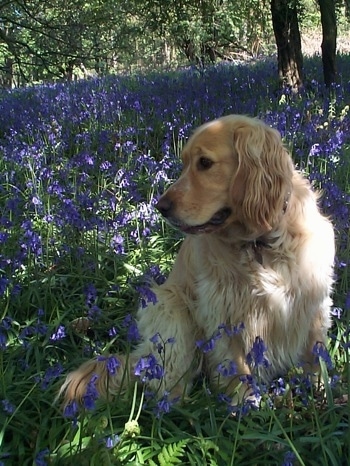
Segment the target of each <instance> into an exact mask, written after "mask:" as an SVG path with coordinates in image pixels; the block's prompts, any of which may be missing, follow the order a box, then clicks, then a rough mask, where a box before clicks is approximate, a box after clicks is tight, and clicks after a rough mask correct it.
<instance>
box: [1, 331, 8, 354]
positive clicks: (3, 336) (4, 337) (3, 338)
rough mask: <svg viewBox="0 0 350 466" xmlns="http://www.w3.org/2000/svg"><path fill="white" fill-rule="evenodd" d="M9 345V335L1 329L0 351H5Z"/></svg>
mask: <svg viewBox="0 0 350 466" xmlns="http://www.w3.org/2000/svg"><path fill="white" fill-rule="evenodd" d="M6 345H7V335H6V334H5V332H4V331H3V330H2V329H1V328H0V349H1V350H3V351H4V350H5V349H6Z"/></svg>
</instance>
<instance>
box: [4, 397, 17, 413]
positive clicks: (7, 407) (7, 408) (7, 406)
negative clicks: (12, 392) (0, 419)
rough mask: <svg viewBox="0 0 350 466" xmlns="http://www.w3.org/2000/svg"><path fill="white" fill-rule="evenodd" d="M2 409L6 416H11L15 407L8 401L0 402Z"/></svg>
mask: <svg viewBox="0 0 350 466" xmlns="http://www.w3.org/2000/svg"><path fill="white" fill-rule="evenodd" d="M1 404H2V409H3V410H4V412H5V413H6V414H13V413H14V412H15V409H16V408H15V406H14V405H13V404H12V403H11V402H10V401H9V400H6V399H5V400H1Z"/></svg>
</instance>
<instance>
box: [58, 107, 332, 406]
mask: <svg viewBox="0 0 350 466" xmlns="http://www.w3.org/2000/svg"><path fill="white" fill-rule="evenodd" d="M182 159H183V171H182V174H181V176H180V178H179V179H178V180H177V181H176V182H175V183H174V184H173V185H172V186H170V187H169V189H168V190H167V191H166V192H165V193H164V194H163V195H162V196H161V198H160V199H159V202H158V204H157V206H156V207H157V209H158V210H159V211H160V213H161V214H162V215H163V216H164V217H165V218H166V219H167V221H168V222H169V223H170V224H171V225H173V226H174V227H176V228H178V229H180V230H181V231H183V232H184V233H185V234H186V238H185V239H184V241H183V244H182V246H181V249H180V251H179V253H178V256H177V259H176V262H175V264H174V267H173V270H172V271H171V273H170V275H169V277H168V279H167V281H166V282H165V283H164V284H163V285H161V286H154V288H153V291H154V292H155V294H156V296H157V299H158V301H157V303H156V304H154V305H153V304H152V305H149V306H148V307H147V308H146V309H140V310H139V312H138V316H137V317H138V326H139V331H140V334H141V336H142V341H141V343H140V344H139V345H138V346H137V347H136V349H134V350H133V351H132V352H131V354H130V355H128V356H127V357H126V356H125V355H116V357H117V359H118V361H119V363H120V367H118V368H117V370H114V371H112V373H111V371H110V370H109V369H108V358H105V359H103V358H96V359H93V360H90V361H87V362H86V363H85V364H83V365H82V366H81V367H80V368H78V369H77V370H76V371H74V372H72V373H70V374H69V375H68V376H67V378H66V381H65V382H64V384H63V386H62V388H61V391H60V394H64V397H65V404H68V403H69V402H72V401H81V400H82V399H83V397H84V394H85V393H86V390H87V387H88V384H89V383H90V381H91V378H92V377H93V378H94V383H95V386H96V389H97V390H98V392H99V393H100V394H101V395H102V396H106V395H107V394H114V393H116V392H118V390H120V389H121V388H122V386H124V387H125V386H127V385H128V384H130V383H131V382H133V381H135V380H136V379H137V377H136V376H135V367H136V365H137V362H138V361H139V360H140V358H142V357H147V356H148V355H150V354H151V353H153V354H154V357H155V358H157V362H158V363H159V364H160V365H161V366H163V369H164V372H163V375H162V379H161V382H160V381H159V380H151V381H150V382H149V383H150V385H151V387H152V385H153V388H154V389H159V384H161V390H160V391H159V393H160V394H162V393H163V392H164V391H166V392H169V393H170V396H172V397H176V396H182V395H183V394H184V393H186V392H188V390H189V388H190V386H191V382H192V380H193V378H194V377H195V375H196V374H198V371H199V370H201V369H203V370H204V371H205V372H206V374H207V376H208V377H209V379H210V380H211V382H212V383H214V385H215V384H216V385H219V386H220V385H222V386H223V388H224V389H225V390H226V392H227V393H230V394H234V393H235V391H236V392H237V387H238V386H240V389H239V394H238V399H241V398H242V397H243V395H244V393H245V392H246V390H247V386H246V385H244V384H243V386H241V382H240V380H242V377H241V376H244V375H249V374H251V373H252V370H253V369H254V358H252V357H250V358H249V357H248V358H247V355H249V354H250V355H251V350H252V347H253V345H254V343H256V341H261V339H262V341H263V342H264V345H265V347H266V348H264V349H266V351H265V353H264V364H262V365H261V367H259V376H260V377H261V378H262V380H263V381H268V380H271V378H273V377H274V376H276V375H277V374H281V373H282V374H283V373H284V372H285V371H286V370H288V368H290V367H291V366H292V365H294V364H298V363H300V364H302V365H303V367H304V371H305V372H306V373H314V372H315V371H317V369H318V367H317V364H316V361H315V356H314V354H313V347H314V345H315V344H317V343H318V342H321V343H324V342H325V339H326V332H327V329H328V328H329V326H330V306H331V298H330V294H331V291H332V283H333V260H334V234H333V228H332V226H331V223H330V222H329V220H328V219H326V218H325V217H324V216H322V215H321V213H320V211H319V209H318V207H317V197H318V196H317V194H315V193H314V192H313V191H312V189H311V187H310V184H309V182H308V181H307V180H306V179H304V178H303V177H302V175H301V174H300V173H298V172H297V171H296V170H295V169H294V166H293V164H292V160H291V157H290V155H289V153H288V151H287V150H286V149H285V147H284V146H283V144H282V141H281V137H280V134H279V133H278V132H277V131H276V130H274V129H272V128H270V127H269V126H267V125H266V124H264V123H263V122H261V121H259V120H257V119H253V118H248V117H243V116H238V115H230V116H225V117H222V118H219V119H217V120H214V121H212V122H209V123H206V124H204V125H203V126H201V127H200V128H199V129H197V130H196V131H195V132H194V134H193V135H192V136H191V137H190V139H189V141H188V142H187V144H186V146H185V147H184V150H183V153H182ZM155 334H158V335H159V336H160V338H161V340H162V341H163V342H166V341H172V342H173V343H171V344H170V345H169V347H168V348H167V349H166V351H164V353H163V354H162V355H160V351H158V350H159V347H158V350H157V343H156V342H155V340H154V338H152V337H153V336H154V335H155ZM215 335H216V336H215ZM257 338H258V340H257ZM199 341H201V342H205V341H207V342H210V341H212V346H211V347H210V348H209V347H207V349H206V350H205V351H204V352H203V351H201V348H198V346H200V345H198V342H199ZM202 349H203V347H202ZM198 353H200V355H199V356H198ZM225 363H230V364H231V366H230V367H231V368H232V367H234V371H229V370H228V371H227V372H226V374H224V375H222V374H223V373H222V370H220V369H219V368H220V367H222V364H225ZM265 363H266V364H265ZM220 365H221V366H220ZM236 396H237V395H236Z"/></svg>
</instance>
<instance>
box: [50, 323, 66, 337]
mask: <svg viewBox="0 0 350 466" xmlns="http://www.w3.org/2000/svg"><path fill="white" fill-rule="evenodd" d="M65 337H66V329H65V326H64V325H59V326H58V328H57V330H56V332H54V333H53V334H52V335H51V337H50V341H58V340H62V339H63V338H65Z"/></svg>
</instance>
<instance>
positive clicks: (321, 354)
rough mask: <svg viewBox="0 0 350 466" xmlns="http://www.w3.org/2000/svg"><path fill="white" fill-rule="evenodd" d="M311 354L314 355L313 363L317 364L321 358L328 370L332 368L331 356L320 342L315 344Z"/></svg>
mask: <svg viewBox="0 0 350 466" xmlns="http://www.w3.org/2000/svg"><path fill="white" fill-rule="evenodd" d="M312 353H313V354H314V355H315V362H318V361H319V359H320V358H321V359H322V360H323V361H324V362H325V363H326V366H327V368H328V369H332V368H333V363H332V360H331V356H330V354H329V352H328V350H327V348H326V346H325V344H324V343H322V342H320V341H318V342H317V343H315V345H314V347H313V348H312Z"/></svg>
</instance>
